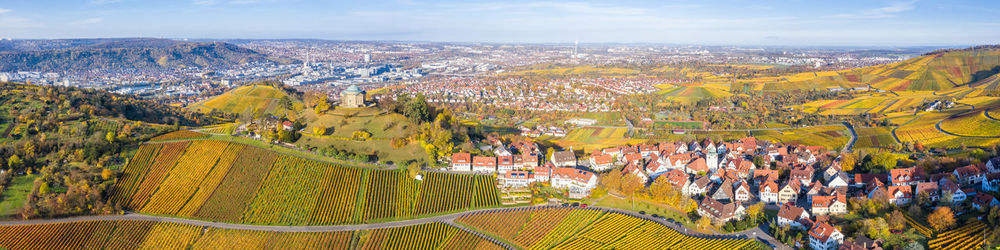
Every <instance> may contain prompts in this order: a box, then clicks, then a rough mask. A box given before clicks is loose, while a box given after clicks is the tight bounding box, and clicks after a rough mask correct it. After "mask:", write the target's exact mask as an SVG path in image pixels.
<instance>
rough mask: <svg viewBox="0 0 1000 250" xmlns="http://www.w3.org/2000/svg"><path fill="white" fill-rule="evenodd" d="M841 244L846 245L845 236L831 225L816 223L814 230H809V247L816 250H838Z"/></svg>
mask: <svg viewBox="0 0 1000 250" xmlns="http://www.w3.org/2000/svg"><path fill="white" fill-rule="evenodd" d="M840 243H844V235H843V234H841V233H840V230H837V228H835V227H833V226H831V225H830V224H829V223H826V222H825V221H824V222H820V223H816V225H814V226H813V228H812V229H810V230H809V246H810V247H812V249H816V250H832V249H837V247H838V246H840Z"/></svg>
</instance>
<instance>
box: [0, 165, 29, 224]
mask: <svg viewBox="0 0 1000 250" xmlns="http://www.w3.org/2000/svg"><path fill="white" fill-rule="evenodd" d="M35 177H38V176H37V175H33V174H31V175H22V176H17V177H14V178H13V180H11V181H10V183H9V184H7V188H6V189H4V191H3V194H0V217H10V216H14V215H17V213H18V210H20V209H21V207H22V206H24V201H25V200H27V199H28V194H29V193H31V189H32V188H33V187H34V185H35Z"/></svg>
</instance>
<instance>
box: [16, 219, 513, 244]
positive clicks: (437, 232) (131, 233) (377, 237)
mask: <svg viewBox="0 0 1000 250" xmlns="http://www.w3.org/2000/svg"><path fill="white" fill-rule="evenodd" d="M268 229H269V230H266V231H265V230H260V229H257V230H250V229H232V228H224V227H213V226H203V225H202V223H191V224H186V223H183V224H182V223H176V222H166V221H150V220H135V219H116V220H108V219H103V220H88V221H75V222H59V223H48V224H42V223H39V224H30V225H4V226H0V230H2V231H3V232H6V233H5V234H2V235H0V248H3V249H404V248H406V249H503V248H502V247H501V246H499V245H497V243H495V242H493V241H491V240H490V239H488V238H485V237H483V235H480V234H474V233H472V232H469V231H465V230H462V229H460V228H458V227H455V226H453V225H449V224H446V223H442V222H433V223H424V224H417V225H411V226H402V227H388V228H375V229H369V230H356V231H352V230H344V231H330V230H321V231H320V230H315V229H292V230H281V231H278V230H274V229H270V228H268Z"/></svg>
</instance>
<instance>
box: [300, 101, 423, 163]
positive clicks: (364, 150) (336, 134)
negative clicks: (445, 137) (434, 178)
mask: <svg viewBox="0 0 1000 250" xmlns="http://www.w3.org/2000/svg"><path fill="white" fill-rule="evenodd" d="M298 117H299V118H300V119H301V120H302V121H303V122H305V123H306V124H308V125H307V126H306V128H305V130H304V132H303V136H302V138H300V139H299V140H298V141H296V142H295V144H296V145H299V146H302V147H306V148H309V147H317V148H320V149H321V150H319V151H321V152H322V151H323V150H322V149H324V148H330V149H337V150H344V151H347V152H350V153H353V154H360V155H368V154H375V156H376V157H377V158H378V160H379V161H383V162H393V163H397V164H403V163H405V162H411V161H416V162H421V163H423V162H426V160H427V153H426V152H425V151H424V149H423V148H422V147H420V145H419V143H411V144H407V145H405V146H402V147H398V148H395V147H393V146H392V140H393V139H395V138H408V137H409V136H410V135H411V134H412V133H414V130H415V129H417V128H419V127H420V126H419V124H415V123H413V122H412V121H410V120H408V119H406V117H405V116H403V115H401V114H397V113H394V112H388V111H384V110H382V109H379V108H374V107H372V108H363V109H340V108H338V109H336V110H333V111H329V112H326V113H324V114H316V112H314V111H313V110H311V109H304V110H302V111H301V112H299V116H298ZM317 127H322V128H326V131H325V133H323V134H316V128H317ZM357 131H366V132H369V133H370V134H371V137H370V138H369V139H367V140H365V141H358V140H353V139H351V138H352V137H353V134H354V132H357Z"/></svg>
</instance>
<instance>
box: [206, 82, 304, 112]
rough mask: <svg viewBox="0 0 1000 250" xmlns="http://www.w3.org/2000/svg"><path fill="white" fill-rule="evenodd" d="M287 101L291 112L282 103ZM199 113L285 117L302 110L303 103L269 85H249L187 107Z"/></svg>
mask: <svg viewBox="0 0 1000 250" xmlns="http://www.w3.org/2000/svg"><path fill="white" fill-rule="evenodd" d="M285 99H287V100H288V101H289V102H291V103H292V107H291V108H292V109H291V110H289V109H288V108H287V107H285V105H284V104H283V103H282V102H283V100H285ZM187 108H188V109H190V110H193V111H198V112H206V113H207V112H211V111H213V110H215V111H221V112H226V113H235V114H269V115H277V116H281V115H285V114H290V113H289V112H295V111H297V110H301V109H302V101H300V100H298V99H296V98H295V97H292V96H290V95H288V93H285V91H283V90H281V89H277V88H275V87H272V86H268V85H249V86H243V87H239V88H235V89H233V90H230V91H228V92H226V93H222V94H221V95H218V96H215V97H212V98H209V99H207V100H204V101H201V102H198V103H195V104H192V105H190V106H188V107H187Z"/></svg>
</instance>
